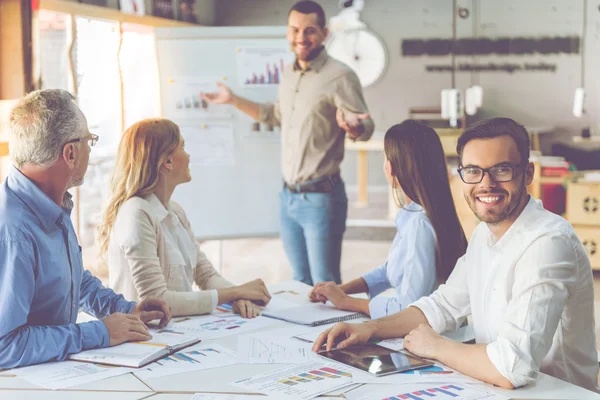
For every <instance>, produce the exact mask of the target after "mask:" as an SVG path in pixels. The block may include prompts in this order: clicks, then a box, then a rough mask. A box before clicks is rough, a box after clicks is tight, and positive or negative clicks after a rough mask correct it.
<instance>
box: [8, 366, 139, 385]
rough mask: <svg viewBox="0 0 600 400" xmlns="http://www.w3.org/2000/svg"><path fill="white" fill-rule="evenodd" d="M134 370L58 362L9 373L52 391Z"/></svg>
mask: <svg viewBox="0 0 600 400" xmlns="http://www.w3.org/2000/svg"><path fill="white" fill-rule="evenodd" d="M134 370H135V369H134V368H124V367H109V366H106V365H97V364H91V363H87V362H78V361H60V362H51V363H46V364H39V365H33V366H31V367H24V368H18V369H14V370H12V371H11V372H13V373H14V374H15V375H17V377H19V378H21V379H23V380H26V381H27V382H30V383H33V384H34V385H38V386H42V387H45V388H47V389H53V390H54V389H63V388H67V387H71V386H77V385H83V384H85V383H90V382H95V381H99V380H102V379H106V378H111V377H113V376H118V375H124V374H127V373H129V372H132V371H134Z"/></svg>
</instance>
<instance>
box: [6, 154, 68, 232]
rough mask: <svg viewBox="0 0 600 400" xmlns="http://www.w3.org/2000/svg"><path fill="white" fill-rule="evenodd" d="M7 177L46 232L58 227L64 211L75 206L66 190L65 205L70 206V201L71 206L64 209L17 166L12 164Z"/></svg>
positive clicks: (15, 192) (17, 194)
mask: <svg viewBox="0 0 600 400" xmlns="http://www.w3.org/2000/svg"><path fill="white" fill-rule="evenodd" d="M7 179H8V187H9V188H10V190H11V191H12V192H13V193H14V194H15V195H16V196H17V197H18V198H19V199H21V201H23V202H24V203H25V204H27V206H28V207H29V209H30V210H31V211H32V212H33V214H34V215H35V216H36V217H37V219H38V220H39V221H40V223H41V224H42V227H43V228H44V230H45V231H46V232H50V231H52V230H54V229H58V228H59V226H60V223H61V222H62V219H63V211H66V212H67V213H70V212H71V209H72V208H73V201H72V200H71V195H70V194H69V193H68V192H65V196H64V197H63V207H65V206H69V203H70V208H68V207H67V208H65V209H63V208H61V207H59V206H58V205H56V203H55V202H54V201H52V199H50V197H48V195H46V193H44V192H43V191H42V190H41V189H40V188H39V187H37V186H36V184H35V183H33V182H32V181H31V180H30V179H29V178H27V177H26V176H25V175H23V173H22V172H21V171H19V170H18V169H17V168H16V167H15V166H11V168H10V171H9V172H8V178H7Z"/></svg>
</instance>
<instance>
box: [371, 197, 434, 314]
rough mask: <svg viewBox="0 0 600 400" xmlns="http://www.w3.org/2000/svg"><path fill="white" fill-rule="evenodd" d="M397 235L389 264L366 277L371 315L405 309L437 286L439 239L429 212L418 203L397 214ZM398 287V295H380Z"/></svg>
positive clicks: (396, 290)
mask: <svg viewBox="0 0 600 400" xmlns="http://www.w3.org/2000/svg"><path fill="white" fill-rule="evenodd" d="M396 229H397V232H396V236H395V237H394V241H393V242H392V247H391V249H390V251H389V253H388V258H387V260H386V262H385V264H383V265H381V266H379V267H377V268H375V269H374V270H373V271H370V272H368V273H367V274H366V275H364V276H363V279H364V280H365V282H366V283H367V286H368V287H369V296H370V297H371V301H370V302H369V312H370V313H371V318H372V319H376V318H381V317H385V316H386V315H390V314H395V313H397V312H399V311H401V310H403V309H405V308H406V307H407V306H408V305H409V304H411V303H413V302H415V301H417V300H418V299H420V298H421V297H423V296H428V295H430V294H431V293H433V291H434V290H435V288H436V287H437V284H438V282H437V278H436V265H435V264H436V263H435V255H436V247H437V239H436V235H435V230H434V229H433V225H431V222H430V221H429V218H428V217H427V213H426V212H425V210H424V209H423V207H421V206H420V205H418V204H417V203H415V202H412V203H410V204H409V205H408V206H406V207H404V208H403V209H400V211H398V214H397V215H396ZM389 288H394V291H395V293H394V297H387V296H383V295H380V293H381V292H384V291H386V290H387V289H389Z"/></svg>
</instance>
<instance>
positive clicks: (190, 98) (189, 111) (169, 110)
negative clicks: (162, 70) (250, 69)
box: [161, 76, 232, 118]
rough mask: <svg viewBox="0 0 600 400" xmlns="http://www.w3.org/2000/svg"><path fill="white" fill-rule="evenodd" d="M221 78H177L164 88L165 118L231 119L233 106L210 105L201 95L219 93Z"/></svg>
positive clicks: (167, 82) (173, 78)
mask: <svg viewBox="0 0 600 400" xmlns="http://www.w3.org/2000/svg"><path fill="white" fill-rule="evenodd" d="M217 82H222V79H221V78H219V77H193V76H175V77H171V78H169V79H167V81H166V82H164V83H163V84H162V85H161V86H162V97H163V115H164V116H165V118H180V117H184V118H211V117H212V118H231V116H232V110H231V106H230V105H227V104H210V103H208V102H207V101H206V100H203V99H202V97H200V94H201V93H211V92H217V91H219V87H218V86H217Z"/></svg>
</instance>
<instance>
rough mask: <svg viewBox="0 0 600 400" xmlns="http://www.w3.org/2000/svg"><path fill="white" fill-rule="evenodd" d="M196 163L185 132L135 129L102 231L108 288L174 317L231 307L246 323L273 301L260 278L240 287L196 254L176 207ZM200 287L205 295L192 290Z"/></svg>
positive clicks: (156, 125)
mask: <svg viewBox="0 0 600 400" xmlns="http://www.w3.org/2000/svg"><path fill="white" fill-rule="evenodd" d="M189 162H190V156H189V154H188V153H186V151H185V150H184V141H183V138H182V137H181V135H180V133H179V127H178V126H177V125H176V124H175V123H173V122H172V121H169V120H167V119H146V120H143V121H140V122H138V123H136V124H134V125H133V126H131V127H130V128H129V129H128V130H127V131H126V132H125V133H124V134H123V138H122V139H121V143H120V145H119V150H118V154H117V164H116V166H115V171H114V174H113V177H112V182H111V191H112V193H111V197H110V200H109V203H108V207H107V208H106V210H105V211H104V215H103V221H102V224H101V225H100V227H99V242H100V249H101V254H102V256H103V257H104V258H105V260H106V262H107V263H108V270H109V285H110V287H111V288H113V289H114V290H115V291H116V292H117V293H122V294H123V295H124V296H125V297H126V298H127V299H128V300H132V301H133V300H141V299H144V298H147V297H158V298H160V299H163V300H164V301H166V303H167V304H169V306H170V307H171V310H172V313H173V315H174V316H178V315H196V314H206V313H210V312H212V311H214V309H215V308H216V307H217V305H218V304H223V303H228V302H233V309H234V311H236V312H237V313H239V314H241V315H242V316H243V317H247V318H253V317H255V316H257V315H258V314H259V311H260V308H259V306H258V305H257V303H259V304H267V303H268V302H269V300H270V298H271V296H270V295H269V292H268V290H267V288H266V287H265V284H264V282H263V281H262V280H260V279H257V280H255V281H252V282H248V283H246V284H244V285H241V286H234V285H233V284H231V283H230V282H228V281H227V280H225V279H224V278H223V277H222V276H221V275H219V274H218V273H217V271H215V269H214V268H213V266H212V264H211V263H210V261H209V260H208V259H207V258H206V256H205V255H204V253H203V252H202V251H201V250H200V248H199V247H198V244H197V242H196V240H195V237H194V233H193V232H192V229H191V227H190V223H189V221H188V219H187V217H186V215H185V212H184V211H183V209H182V208H181V206H179V205H178V204H177V203H175V202H173V201H171V195H172V194H173V191H174V190H175V188H176V187H177V186H178V185H180V184H182V183H186V182H189V181H190V180H191V179H192V177H191V176H190V170H189V168H188V166H189ZM194 283H196V284H197V285H198V286H199V287H200V289H202V290H201V291H193V290H192V285H193V284H194Z"/></svg>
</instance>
